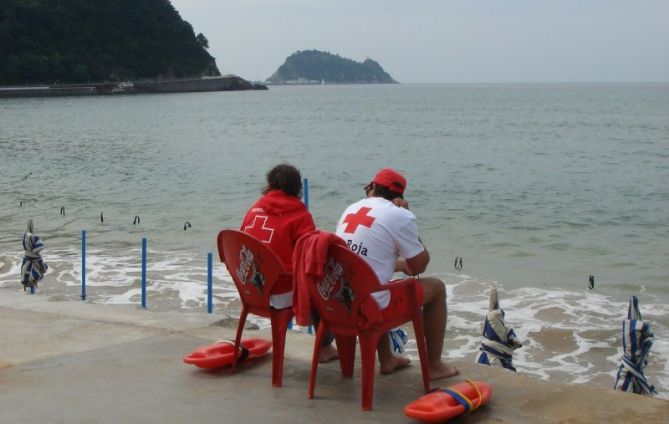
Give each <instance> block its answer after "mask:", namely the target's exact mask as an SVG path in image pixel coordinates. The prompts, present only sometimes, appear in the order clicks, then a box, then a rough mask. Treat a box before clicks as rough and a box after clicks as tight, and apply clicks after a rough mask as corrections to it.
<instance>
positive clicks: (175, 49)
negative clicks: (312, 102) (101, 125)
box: [0, 0, 266, 97]
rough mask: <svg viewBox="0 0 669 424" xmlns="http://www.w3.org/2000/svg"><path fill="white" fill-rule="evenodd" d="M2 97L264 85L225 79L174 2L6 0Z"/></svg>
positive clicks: (0, 30) (0, 47)
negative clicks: (174, 5)
mask: <svg viewBox="0 0 669 424" xmlns="http://www.w3.org/2000/svg"><path fill="white" fill-rule="evenodd" d="M2 9H3V10H2V12H0V51H1V52H2V54H0V86H5V87H4V88H0V97H22V96H61V95H86V94H112V93H146V92H151V93H156V92H180V91H219V90H240V89H241V90H243V89H262V88H266V87H264V86H262V85H256V84H253V83H249V82H248V81H245V80H243V79H242V78H240V77H236V76H226V77H221V72H220V71H219V69H218V67H217V66H216V59H214V57H212V56H211V55H210V54H209V53H208V51H207V49H208V48H209V41H208V40H207V38H206V37H205V36H204V35H203V34H202V33H199V34H197V35H196V34H195V32H194V31H193V27H192V26H191V24H189V23H188V22H186V21H184V20H183V19H182V18H181V16H180V15H179V12H178V11H177V10H176V9H175V8H174V7H173V6H172V4H171V3H170V1H169V0H153V1H136V0H96V1H94V2H90V1H79V0H61V1H58V2H53V1H51V0H31V1H24V0H5V1H3V2H2Z"/></svg>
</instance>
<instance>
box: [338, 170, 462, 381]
mask: <svg viewBox="0 0 669 424" xmlns="http://www.w3.org/2000/svg"><path fill="white" fill-rule="evenodd" d="M405 189H406V179H405V178H404V177H403V176H402V175H400V174H399V173H398V172H396V171H395V170H393V169H390V168H384V169H381V170H380V171H379V172H378V173H377V174H376V176H375V177H374V179H373V180H372V182H371V183H369V184H368V185H367V186H366V187H365V192H366V194H367V198H365V199H362V200H360V201H358V202H356V203H354V204H352V205H351V206H349V207H348V208H346V210H345V211H344V213H343V214H342V216H341V218H340V219H339V222H338V223H337V235H338V236H339V237H341V238H343V239H344V240H345V241H346V243H347V244H348V247H349V249H351V250H352V251H353V252H355V253H357V254H358V255H360V256H361V257H362V258H363V259H365V260H366V261H367V263H368V264H369V265H370V266H371V268H372V269H373V270H374V272H376V275H377V276H378V277H379V281H381V283H382V284H386V283H388V282H390V281H391V279H392V275H393V273H394V272H396V271H397V272H399V271H401V272H404V273H405V274H407V275H412V276H415V275H417V274H420V273H422V272H424V271H425V269H426V268H427V264H428V263H429V262H430V254H429V253H428V252H427V249H425V246H423V243H422V242H421V241H420V238H419V237H418V227H417V225H416V216H415V215H414V214H413V213H412V212H411V211H409V203H408V202H407V201H406V200H404V197H403V195H404V190H405ZM418 282H419V284H418V291H419V293H418V295H419V296H418V298H419V301H420V302H421V303H422V305H423V326H424V327H425V341H426V344H427V353H428V361H429V370H430V378H431V379H433V380H434V379H438V378H445V377H451V376H454V375H457V374H458V373H459V371H458V370H457V368H455V367H453V366H450V365H447V364H446V363H444V362H443V361H442V360H441V353H442V350H443V346H444V332H445V330H446V288H445V286H444V283H443V282H442V281H441V280H439V279H437V278H434V277H423V278H418ZM373 295H374V296H375V298H376V301H377V303H378V304H379V306H380V307H381V308H382V309H384V308H387V307H389V305H391V304H392V299H391V293H390V291H388V290H387V291H383V292H378V293H374V294H373ZM377 351H378V355H379V361H380V362H381V367H380V368H381V373H382V374H388V373H391V372H393V371H395V370H396V369H399V368H402V367H405V366H407V365H408V364H409V359H408V358H405V357H402V356H396V355H394V354H393V352H392V349H391V347H390V338H389V337H382V338H381V340H380V341H379V346H378V349H377Z"/></svg>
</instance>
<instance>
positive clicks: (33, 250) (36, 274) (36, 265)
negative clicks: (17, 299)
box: [21, 219, 49, 290]
mask: <svg viewBox="0 0 669 424" xmlns="http://www.w3.org/2000/svg"><path fill="white" fill-rule="evenodd" d="M42 249H44V242H42V240H41V239H40V237H39V236H38V235H36V234H34V229H33V220H32V219H30V220H28V229H27V231H26V232H25V234H23V250H24V251H25V252H24V256H23V263H22V264H21V284H23V290H25V289H26V288H27V287H36V286H37V283H38V282H40V281H41V280H42V278H44V274H45V273H46V270H47V269H48V268H49V267H48V266H47V265H46V263H44V261H43V260H42V255H41V254H40V253H41V252H42Z"/></svg>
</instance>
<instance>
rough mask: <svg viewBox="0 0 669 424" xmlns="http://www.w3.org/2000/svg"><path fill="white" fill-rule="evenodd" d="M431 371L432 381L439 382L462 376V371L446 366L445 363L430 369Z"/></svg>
mask: <svg viewBox="0 0 669 424" xmlns="http://www.w3.org/2000/svg"><path fill="white" fill-rule="evenodd" d="M429 370H430V380H439V379H440V378H449V377H455V376H456V375H458V374H460V370H458V369H457V368H455V367H452V366H450V365H446V364H444V363H443V362H439V365H438V366H432V365H430V367H429Z"/></svg>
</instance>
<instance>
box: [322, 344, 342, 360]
mask: <svg viewBox="0 0 669 424" xmlns="http://www.w3.org/2000/svg"><path fill="white" fill-rule="evenodd" d="M337 358H339V352H338V351H337V348H336V347H334V346H332V345H327V346H323V347H321V351H320V353H319V354H318V362H320V363H321V364H324V363H326V362H330V361H334V360H335V359H337Z"/></svg>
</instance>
